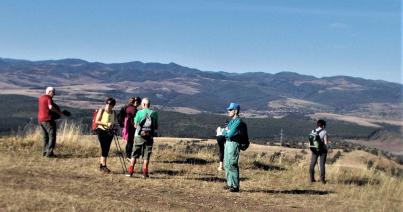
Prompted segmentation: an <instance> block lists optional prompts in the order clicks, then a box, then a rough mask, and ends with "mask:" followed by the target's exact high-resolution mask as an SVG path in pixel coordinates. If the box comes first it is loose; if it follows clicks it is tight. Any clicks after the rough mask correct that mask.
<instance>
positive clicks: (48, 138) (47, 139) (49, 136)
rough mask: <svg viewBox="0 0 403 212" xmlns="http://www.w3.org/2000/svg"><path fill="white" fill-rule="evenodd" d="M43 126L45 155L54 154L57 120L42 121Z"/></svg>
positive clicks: (43, 150) (43, 149)
mask: <svg viewBox="0 0 403 212" xmlns="http://www.w3.org/2000/svg"><path fill="white" fill-rule="evenodd" d="M40 125H41V128H42V140H43V148H42V153H43V155H44V156H45V155H47V156H49V155H53V150H54V149H55V147H56V122H55V121H54V120H51V121H44V122H41V123H40Z"/></svg>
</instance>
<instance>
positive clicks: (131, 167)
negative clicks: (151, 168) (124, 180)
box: [126, 165, 134, 177]
mask: <svg viewBox="0 0 403 212" xmlns="http://www.w3.org/2000/svg"><path fill="white" fill-rule="evenodd" d="M133 173H134V166H133V165H130V166H129V168H127V174H126V176H127V177H131V176H133Z"/></svg>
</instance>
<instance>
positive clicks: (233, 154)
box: [217, 102, 241, 192]
mask: <svg viewBox="0 0 403 212" xmlns="http://www.w3.org/2000/svg"><path fill="white" fill-rule="evenodd" d="M240 109H241V107H240V106H239V104H237V103H233V102H231V103H230V105H229V106H228V108H227V111H228V116H229V117H230V118H231V120H230V121H229V123H228V125H227V127H226V128H224V130H223V131H222V133H223V135H224V136H225V139H226V142H225V147H224V168H225V174H226V177H227V185H226V186H225V187H224V188H225V189H228V190H229V191H230V192H239V165H238V160H239V152H240V148H239V143H238V137H239V124H240V123H241V118H239V111H240ZM217 130H219V129H217Z"/></svg>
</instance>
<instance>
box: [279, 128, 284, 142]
mask: <svg viewBox="0 0 403 212" xmlns="http://www.w3.org/2000/svg"><path fill="white" fill-rule="evenodd" d="M280 145H281V146H284V143H283V128H281V131H280Z"/></svg>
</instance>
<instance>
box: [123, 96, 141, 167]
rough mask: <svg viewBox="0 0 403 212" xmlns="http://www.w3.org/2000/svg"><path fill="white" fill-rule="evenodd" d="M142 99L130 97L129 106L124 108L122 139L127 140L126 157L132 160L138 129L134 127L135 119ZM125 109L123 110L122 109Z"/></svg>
mask: <svg viewBox="0 0 403 212" xmlns="http://www.w3.org/2000/svg"><path fill="white" fill-rule="evenodd" d="M140 102H141V99H140V97H130V98H129V100H128V104H127V105H126V106H124V112H125V113H124V119H123V127H122V138H123V139H124V140H126V148H125V152H126V157H127V158H129V159H130V158H131V154H132V151H133V144H134V132H135V131H136V128H135V126H134V121H133V120H134V117H135V116H136V113H137V107H138V106H139V105H140ZM122 109H123V108H122Z"/></svg>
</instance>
